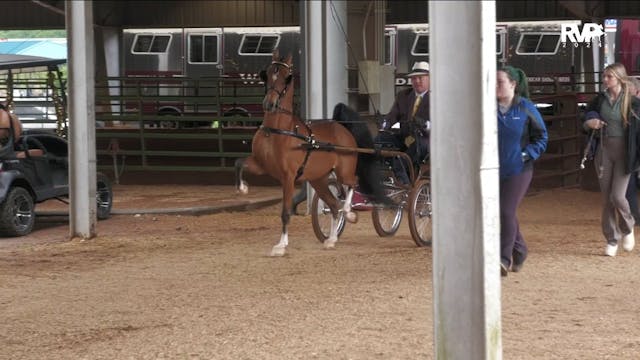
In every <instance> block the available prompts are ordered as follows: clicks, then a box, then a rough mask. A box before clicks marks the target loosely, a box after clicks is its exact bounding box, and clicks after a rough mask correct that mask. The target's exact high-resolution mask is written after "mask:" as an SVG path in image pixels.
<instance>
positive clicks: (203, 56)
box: [188, 34, 219, 64]
mask: <svg viewBox="0 0 640 360" xmlns="http://www.w3.org/2000/svg"><path fill="white" fill-rule="evenodd" d="M188 45H189V64H217V63H218V62H219V61H218V35H210V34H208V35H205V34H190V35H189V44H188Z"/></svg>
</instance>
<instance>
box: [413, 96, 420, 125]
mask: <svg viewBox="0 0 640 360" xmlns="http://www.w3.org/2000/svg"><path fill="white" fill-rule="evenodd" d="M420 102H422V96H416V100H415V101H414V102H413V111H411V119H412V120H413V118H415V117H416V113H417V112H418V108H419V107H420Z"/></svg>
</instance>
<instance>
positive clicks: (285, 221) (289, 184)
mask: <svg viewBox="0 0 640 360" xmlns="http://www.w3.org/2000/svg"><path fill="white" fill-rule="evenodd" d="M294 190H295V187H294V183H293V179H285V180H284V181H282V213H281V214H280V217H281V219H282V234H281V235H280V241H279V242H278V243H277V244H276V245H275V246H274V247H273V248H272V249H271V256H283V255H284V254H285V252H286V251H287V245H289V232H288V226H289V220H290V219H291V207H292V202H291V199H292V198H293V191H294Z"/></svg>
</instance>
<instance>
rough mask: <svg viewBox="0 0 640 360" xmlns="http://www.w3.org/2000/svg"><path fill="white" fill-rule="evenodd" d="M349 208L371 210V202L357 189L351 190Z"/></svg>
mask: <svg viewBox="0 0 640 360" xmlns="http://www.w3.org/2000/svg"><path fill="white" fill-rule="evenodd" d="M351 208H352V209H354V210H371V209H373V204H371V203H370V202H369V199H368V198H367V196H366V195H364V194H363V193H361V192H359V191H355V190H354V191H353V198H351Z"/></svg>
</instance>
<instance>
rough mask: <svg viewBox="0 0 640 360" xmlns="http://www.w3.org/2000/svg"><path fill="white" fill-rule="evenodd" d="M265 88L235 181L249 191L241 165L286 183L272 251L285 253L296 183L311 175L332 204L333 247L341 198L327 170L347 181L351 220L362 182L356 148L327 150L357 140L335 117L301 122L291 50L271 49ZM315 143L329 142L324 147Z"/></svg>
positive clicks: (353, 144)
mask: <svg viewBox="0 0 640 360" xmlns="http://www.w3.org/2000/svg"><path fill="white" fill-rule="evenodd" d="M261 77H262V78H263V79H262V80H263V81H264V82H265V88H266V94H265V96H264V101H263V103H262V105H263V108H264V112H265V114H264V120H263V123H262V126H261V127H260V128H259V129H258V130H257V131H256V133H255V135H254V136H253V142H252V151H251V156H249V157H248V158H245V159H238V160H237V161H236V164H235V166H236V187H237V189H238V191H239V192H240V193H244V194H246V193H247V192H248V187H247V183H246V182H245V181H244V180H243V179H242V172H243V170H247V171H249V172H250V173H253V174H256V175H270V176H271V177H273V178H274V179H276V180H278V181H279V182H280V184H281V185H282V213H281V219H282V234H281V236H280V241H279V242H278V243H277V244H276V245H275V246H274V247H273V248H272V250H271V256H283V255H284V254H285V252H286V247H287V245H288V243H289V237H288V233H287V226H288V224H289V219H290V216H291V212H292V208H293V205H292V197H293V193H294V190H295V183H296V182H298V181H308V182H309V184H310V185H311V186H312V187H313V188H314V189H315V191H316V193H317V194H318V196H319V197H320V198H321V199H322V200H323V201H324V202H325V203H326V204H327V205H328V206H329V208H330V209H331V213H332V215H333V220H332V222H331V231H330V235H329V238H328V239H327V240H325V242H324V247H325V248H326V249H331V248H334V247H335V243H336V241H338V235H337V230H338V220H339V215H340V214H339V212H340V208H339V207H340V200H339V199H337V198H336V197H335V196H334V195H333V193H332V192H331V190H330V189H329V186H328V182H329V175H330V174H331V172H332V171H333V172H334V173H335V175H336V178H337V180H338V183H339V184H342V185H346V186H347V194H346V199H345V202H344V204H343V206H342V209H341V210H342V211H343V212H344V216H345V218H346V219H347V221H349V222H355V221H356V220H357V216H356V214H355V213H354V212H353V211H351V199H352V197H353V189H354V187H355V186H356V183H357V182H358V178H357V176H356V166H357V162H358V154H357V153H356V152H353V151H343V150H337V149H336V150H331V149H330V150H327V149H328V148H330V147H331V146H333V145H335V146H338V147H342V148H356V147H357V143H356V140H355V139H354V137H353V135H352V134H351V132H349V130H347V128H345V127H344V126H343V125H341V124H340V123H338V122H336V121H330V120H317V121H311V122H310V123H306V122H303V121H302V120H300V118H299V117H298V116H296V115H295V114H294V112H293V94H294V85H293V84H294V82H293V65H292V57H291V55H289V56H287V57H286V58H280V57H279V55H278V50H276V51H274V52H273V57H272V61H271V64H270V65H269V66H268V67H267V69H266V70H264V71H262V72H261ZM316 144H325V145H328V147H327V146H325V147H324V148H319V147H316Z"/></svg>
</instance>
